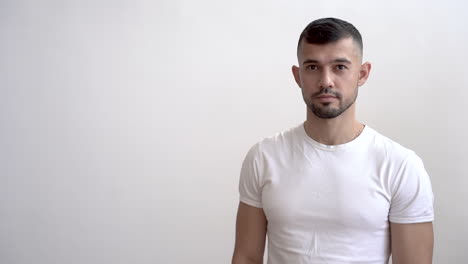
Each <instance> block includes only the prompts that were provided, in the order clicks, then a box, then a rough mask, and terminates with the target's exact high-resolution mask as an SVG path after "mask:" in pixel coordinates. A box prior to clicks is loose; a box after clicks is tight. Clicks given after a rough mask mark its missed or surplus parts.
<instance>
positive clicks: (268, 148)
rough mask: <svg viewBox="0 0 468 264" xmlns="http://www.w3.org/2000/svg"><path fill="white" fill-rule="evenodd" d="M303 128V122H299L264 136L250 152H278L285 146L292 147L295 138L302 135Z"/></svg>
mask: <svg viewBox="0 0 468 264" xmlns="http://www.w3.org/2000/svg"><path fill="white" fill-rule="evenodd" d="M301 128H302V124H299V125H296V126H293V127H290V128H288V129H285V130H282V131H280V132H277V133H275V134H272V135H270V136H266V137H263V138H261V139H260V140H259V141H257V143H255V144H254V145H253V146H252V147H251V149H250V152H256V153H265V152H267V153H268V152H270V153H271V152H273V153H278V151H281V150H282V149H284V148H290V147H291V144H293V142H294V140H295V139H297V138H298V137H300V136H301Z"/></svg>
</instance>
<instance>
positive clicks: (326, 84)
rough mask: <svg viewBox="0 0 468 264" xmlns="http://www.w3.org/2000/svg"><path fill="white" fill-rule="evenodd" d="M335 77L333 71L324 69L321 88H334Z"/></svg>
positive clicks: (320, 80) (321, 76) (320, 81)
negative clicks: (332, 74)
mask: <svg viewBox="0 0 468 264" xmlns="http://www.w3.org/2000/svg"><path fill="white" fill-rule="evenodd" d="M333 85H334V84H333V78H332V76H331V73H330V72H329V71H328V70H326V69H324V70H323V71H322V73H321V75H320V79H319V86H320V88H332V87H333Z"/></svg>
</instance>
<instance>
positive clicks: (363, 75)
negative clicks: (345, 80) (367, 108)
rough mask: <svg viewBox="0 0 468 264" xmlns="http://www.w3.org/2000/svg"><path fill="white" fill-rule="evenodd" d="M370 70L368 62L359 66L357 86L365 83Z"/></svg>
mask: <svg viewBox="0 0 468 264" xmlns="http://www.w3.org/2000/svg"><path fill="white" fill-rule="evenodd" d="M371 68H372V65H371V64H370V62H368V61H367V62H365V63H364V64H362V65H361V69H360V70H359V79H358V85H359V86H361V85H363V84H365V83H366V81H367V78H369V74H370V71H371Z"/></svg>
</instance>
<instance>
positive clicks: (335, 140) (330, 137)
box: [304, 107, 364, 145]
mask: <svg viewBox="0 0 468 264" xmlns="http://www.w3.org/2000/svg"><path fill="white" fill-rule="evenodd" d="M304 129H305V131H306V133H307V135H308V136H309V137H311V138H312V139H314V140H315V141H317V142H320V143H322V144H325V145H340V144H344V143H347V142H350V141H352V140H353V139H355V138H356V137H357V136H359V134H360V133H361V132H362V130H363V129H364V125H363V124H361V123H360V122H359V121H358V120H356V118H355V111H354V107H352V108H349V109H348V110H347V111H345V112H344V113H342V114H341V115H340V116H338V117H335V118H331V119H323V118H318V117H317V116H315V115H314V114H313V113H312V112H311V111H310V110H309V109H307V120H306V121H305V123H304Z"/></svg>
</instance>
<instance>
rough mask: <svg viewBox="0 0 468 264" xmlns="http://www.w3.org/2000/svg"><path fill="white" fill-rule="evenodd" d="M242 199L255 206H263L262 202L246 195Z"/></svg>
mask: <svg viewBox="0 0 468 264" xmlns="http://www.w3.org/2000/svg"><path fill="white" fill-rule="evenodd" d="M240 201H241V202H243V203H245V204H248V205H250V206H253V207H257V208H262V203H261V202H258V201H255V200H252V199H249V198H246V197H240Z"/></svg>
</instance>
